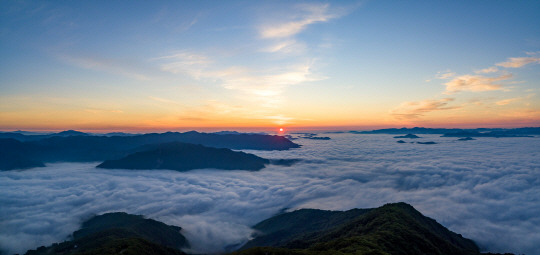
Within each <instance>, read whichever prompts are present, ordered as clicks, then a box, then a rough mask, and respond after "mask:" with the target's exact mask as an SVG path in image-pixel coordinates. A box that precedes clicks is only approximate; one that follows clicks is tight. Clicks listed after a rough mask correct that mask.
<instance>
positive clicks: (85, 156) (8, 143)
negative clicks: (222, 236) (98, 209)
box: [0, 130, 300, 170]
mask: <svg viewBox="0 0 540 255" xmlns="http://www.w3.org/2000/svg"><path fill="white" fill-rule="evenodd" d="M171 142H182V143H191V144H201V145H204V146H207V147H214V148H227V149H252V150H287V149H291V148H298V147H300V145H298V144H295V143H293V142H291V141H290V140H288V139H287V138H285V137H282V136H276V135H263V134H211V133H199V132H195V131H191V132H185V133H177V132H167V133H162V134H155V133H152V134H144V135H132V136H129V135H119V136H92V135H88V134H85V133H82V132H78V131H73V130H69V131H64V132H60V133H57V134H51V135H23V134H20V133H0V151H1V152H2V155H0V170H10V169H18V168H30V167H38V166H43V163H44V162H95V161H105V160H117V159H120V158H123V157H126V156H128V155H130V154H133V153H136V152H142V151H145V150H147V149H148V146H152V145H158V144H163V143H171ZM199 152H203V151H199ZM204 152H209V150H205V151H204ZM200 156H201V157H204V155H203V154H201V155H200Z"/></svg>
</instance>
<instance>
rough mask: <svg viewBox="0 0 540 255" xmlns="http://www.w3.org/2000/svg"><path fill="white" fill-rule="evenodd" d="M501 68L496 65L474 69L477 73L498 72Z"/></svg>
mask: <svg viewBox="0 0 540 255" xmlns="http://www.w3.org/2000/svg"><path fill="white" fill-rule="evenodd" d="M498 71H499V69H498V68H497V67H495V66H492V67H488V68H484V69H480V70H476V71H474V72H475V73H496V72H498Z"/></svg>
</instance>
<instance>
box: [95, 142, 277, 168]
mask: <svg viewBox="0 0 540 255" xmlns="http://www.w3.org/2000/svg"><path fill="white" fill-rule="evenodd" d="M145 147H147V148H151V149H149V150H145V151H141V152H136V153H133V154H130V155H128V156H126V157H124V158H121V159H118V160H106V161H105V162H103V163H101V164H100V165H98V166H97V167H99V168H113V169H114V168H116V169H170V170H178V171H187V170H192V169H201V168H216V169H224V170H260V169H262V168H264V166H265V164H269V163H270V161H269V160H268V159H264V158H261V157H258V156H255V155H253V154H248V153H245V152H237V151H232V150H230V149H224V148H221V149H218V148H212V147H205V146H202V145H200V144H189V143H180V142H174V143H166V144H160V145H151V146H145Z"/></svg>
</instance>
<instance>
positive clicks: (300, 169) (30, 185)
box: [0, 134, 540, 254]
mask: <svg viewBox="0 0 540 255" xmlns="http://www.w3.org/2000/svg"><path fill="white" fill-rule="evenodd" d="M325 136H330V137H331V138H332V140H329V141H317V140H296V141H297V142H300V143H302V144H303V145H304V146H303V147H301V148H299V149H294V150H289V151H249V152H252V153H255V154H257V155H259V156H262V157H267V158H300V159H303V161H301V162H300V163H298V164H296V165H294V166H292V167H282V166H270V167H268V168H265V169H263V170H261V171H258V172H248V171H217V170H196V171H190V172H185V173H181V172H175V171H164V170H158V171H155V170H154V171H144V170H142V171H131V170H115V171H111V170H103V169H95V168H94V166H95V165H96V164H68V163H62V164H51V165H49V166H48V167H46V168H36V169H29V170H24V171H3V172H0V183H2V185H0V204H1V205H2V206H1V207H0V219H2V221H0V247H2V249H4V251H9V254H12V253H16V252H18V253H24V252H25V251H26V249H30V248H36V247H38V246H40V245H50V244H51V243H53V242H59V241H62V240H64V239H65V238H67V237H68V235H69V234H70V233H71V232H72V231H75V230H77V229H78V228H79V227H80V224H81V222H82V221H83V220H84V219H87V218H88V217H90V216H91V215H94V214H101V213H105V212H111V211H125V212H128V213H135V214H143V215H146V216H147V217H150V218H154V219H157V220H160V221H163V222H165V223H167V224H173V225H178V226H181V227H183V229H184V230H183V234H185V235H186V236H187V238H188V239H189V241H190V242H191V243H192V244H193V249H194V251H195V252H213V251H222V249H223V247H224V246H226V245H230V244H235V243H239V242H242V241H244V240H246V238H247V237H248V236H249V234H250V230H249V226H252V225H253V224H255V223H257V222H259V221H261V220H263V219H266V218H268V217H270V216H272V215H273V214H275V213H276V212H278V211H279V210H280V209H282V208H292V209H296V208H308V207H310V208H320V209H329V210H345V209H350V208H355V207H356V208H370V207H378V206H381V205H383V204H384V203H389V202H397V201H404V202H408V203H410V204H412V205H413V206H415V207H416V208H417V209H418V210H419V211H420V212H422V213H423V214H425V215H426V216H429V217H431V218H434V219H436V220H437V221H439V222H440V223H441V224H443V225H444V226H446V227H448V228H449V229H450V230H452V231H455V232H458V233H460V234H463V236H464V237H467V238H472V239H473V240H475V241H476V242H477V243H478V244H479V245H480V246H481V247H482V248H483V250H484V251H491V252H513V253H516V254H521V253H525V254H535V253H536V251H538V250H539V249H540V234H539V233H540V224H539V223H540V215H539V214H538V211H539V210H540V205H539V203H538V201H539V199H540V197H539V195H538V194H540V182H539V180H540V172H539V171H537V169H538V166H539V165H540V160H539V159H538V157H537V152H538V149H537V148H539V147H540V139H535V138H508V139H500V138H499V139H497V138H478V139H477V140H475V141H468V142H457V141H456V139H455V138H444V137H439V135H421V136H422V137H423V138H420V139H419V140H420V141H435V142H437V143H438V144H436V145H429V146H426V145H420V144H397V143H396V139H393V138H392V136H391V135H352V134H325ZM503 237H504V238H503Z"/></svg>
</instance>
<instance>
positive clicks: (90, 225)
mask: <svg viewBox="0 0 540 255" xmlns="http://www.w3.org/2000/svg"><path fill="white" fill-rule="evenodd" d="M180 230H181V228H180V227H176V226H169V225H166V224H164V223H162V222H159V221H155V220H152V219H145V218H143V217H142V216H140V215H131V214H127V213H123V212H117V213H107V214H103V215H100V216H95V217H93V218H92V219H90V220H88V221H86V222H84V223H83V225H82V227H81V229H79V230H77V231H75V232H74V233H73V240H71V241H65V242H62V243H55V244H52V245H51V246H48V247H44V246H42V247H39V248H37V249H36V250H29V251H28V252H26V254H27V255H42V254H43V255H45V254H62V255H70V254H86V255H94V254H95V255H98V254H103V255H105V254H107V255H109V254H110V255H113V254H156V255H157V254H167V255H168V254H171V255H180V254H185V253H183V252H182V251H180V248H187V247H189V243H188V242H187V240H186V238H185V237H184V236H183V235H182V234H181V233H180Z"/></svg>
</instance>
